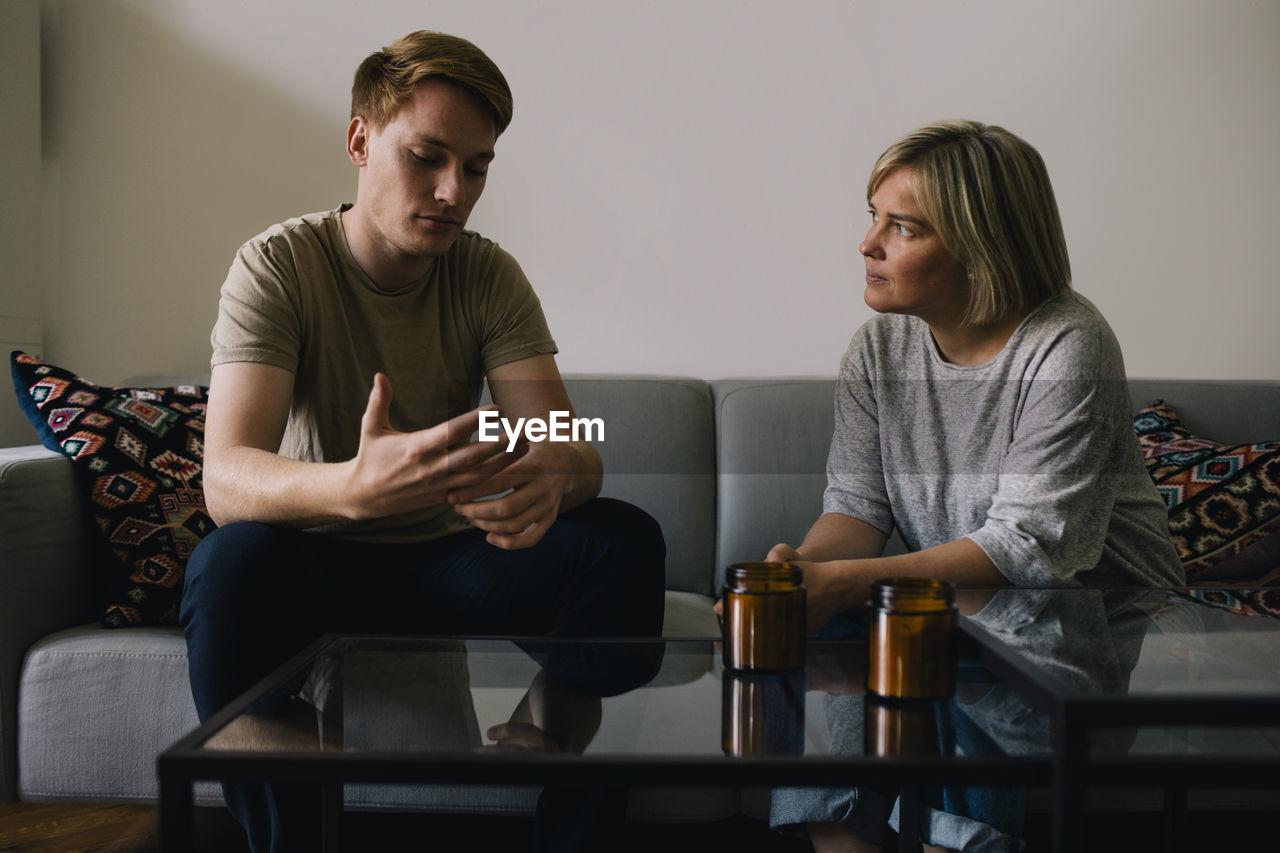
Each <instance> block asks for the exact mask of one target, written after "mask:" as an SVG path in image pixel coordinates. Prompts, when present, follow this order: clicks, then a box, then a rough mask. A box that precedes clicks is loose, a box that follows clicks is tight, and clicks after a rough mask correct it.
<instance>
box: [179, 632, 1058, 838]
mask: <svg viewBox="0 0 1280 853" xmlns="http://www.w3.org/2000/svg"><path fill="white" fill-rule="evenodd" d="M344 639H355V640H358V639H361V638H343V637H340V636H338V635H333V634H329V635H325V636H323V637H321V638H319V639H318V640H316V641H315V642H314V643H312V644H311V645H309V646H308V647H307V648H305V649H304V650H303V651H301V652H299V653H298V654H297V655H296V656H295V657H294V658H292V659H291V660H289V661H288V662H286V663H285V664H283V665H282V666H280V667H279V668H278V669H277V670H275V671H274V672H273V673H272V674H271V675H269V676H268V677H266V678H265V679H263V680H262V681H261V682H259V683H258V684H257V685H256V686H255V687H254V688H252V689H251V690H249V691H248V692H246V693H245V694H244V695H243V696H241V697H240V698H239V699H237V700H235V701H234V702H232V703H231V704H229V705H227V706H226V707H225V708H223V709H222V710H220V711H219V712H218V713H217V714H215V715H213V716H212V717H210V718H209V719H208V720H207V721H205V722H204V723H203V724H202V725H201V726H199V727H198V728H197V729H195V730H194V731H193V732H191V733H190V734H189V735H187V736H186V737H184V738H182V739H180V740H179V741H178V742H177V743H175V744H174V745H173V746H171V747H170V748H169V749H167V750H165V751H164V752H163V753H162V754H161V755H160V756H159V758H158V759H157V772H158V776H159V783H160V839H161V849H162V850H163V851H167V853H179V851H186V850H189V849H190V846H191V838H192V834H193V831H194V822H193V810H194V808H195V802H194V795H193V785H194V783H195V782H196V781H197V780H216V781H220V782H268V781H271V782H290V781H300V782H311V783H316V784H318V785H319V786H320V788H321V791H322V793H321V796H322V799H323V804H322V810H321V812H322V815H323V817H322V820H323V822H324V827H323V838H324V850H325V851H337V850H338V848H339V844H340V842H339V826H340V818H341V813H342V810H343V785H344V784H346V783H360V782H378V783H384V784H467V783H472V784H501V785H519V784H530V785H548V784H572V785H579V786H580V785H582V784H583V783H584V781H585V782H587V783H588V784H590V783H592V782H607V783H612V784H624V785H626V786H628V787H668V786H671V787H684V788H688V787H733V788H739V787H765V788H768V787H776V786H779V785H786V786H793V787H821V786H835V787H849V786H852V785H858V784H870V783H875V784H878V785H887V786H894V787H897V788H899V790H900V791H901V792H902V796H903V797H904V800H906V801H907V802H911V801H913V800H917V801H918V797H919V788H920V786H922V785H924V784H937V783H945V784H955V785H965V786H982V787H1001V786H1022V785H1026V786H1043V785H1048V784H1050V783H1051V782H1052V780H1053V762H1051V760H1050V759H1049V757H1048V756H1041V757H1035V756H992V757H973V756H968V757H962V758H961V757H946V756H941V757H928V758H907V757H892V758H888V757H875V756H866V755H844V756H813V755H807V756H805V757H804V759H803V760H794V759H790V760H788V759H786V758H783V757H749V756H744V757H736V758H725V757H721V756H691V757H685V758H681V757H678V756H670V755H664V756H660V757H654V758H648V757H641V756H619V755H602V756H593V755H591V754H585V755H553V754H551V755H549V754H545V753H538V754H528V753H500V754H496V755H488V756H486V757H485V760H484V761H476V760H475V758H474V757H473V756H469V755H467V754H465V753H456V754H454V753H448V754H442V755H440V756H432V757H424V756H423V755H422V754H420V753H412V754H407V753H402V752H377V751H369V752H360V753H343V754H341V757H340V758H335V753H323V752H315V753H311V752H288V753H263V752H255V751H247V750H245V751H232V750H219V751H218V752H217V755H216V757H210V754H209V752H208V751H202V750H201V749H200V746H201V744H203V743H204V741H205V740H207V739H208V738H209V737H210V736H211V735H212V734H213V733H214V732H216V731H218V730H220V729H221V728H222V727H223V726H225V725H226V724H227V723H228V722H230V721H231V720H232V719H234V718H235V717H236V716H238V715H239V714H241V713H242V712H244V711H245V710H246V709H248V708H249V707H251V706H252V705H253V704H255V703H256V702H257V701H258V700H260V699H261V698H263V697H264V696H265V695H266V694H268V693H270V692H271V691H272V690H274V689H275V688H276V686H277V685H279V684H280V683H282V682H283V681H285V680H286V679H289V678H291V677H293V676H295V675H297V674H298V673H299V672H301V671H302V670H303V669H304V668H306V667H309V666H310V665H311V663H312V662H313V661H314V659H315V658H316V656H317V655H318V654H319V653H320V651H321V650H322V649H324V648H325V647H326V646H328V645H329V644H330V643H333V642H341V641H343V640H344ZM448 639H463V640H466V639H484V640H516V639H528V638H513V637H458V638H448ZM667 639H668V640H670V641H672V642H679V639H678V638H667ZM697 639H698V641H699V642H703V643H706V642H709V641H708V640H707V639H706V638H697ZM901 813H902V815H903V820H904V821H905V823H904V824H903V825H902V826H901V829H902V830H903V831H902V832H901V836H900V837H901V844H902V849H903V850H904V851H905V850H913V851H914V850H919V849H920V845H919V842H918V840H917V839H918V835H917V834H916V833H915V832H913V831H912V829H911V826H910V824H911V823H912V822H913V821H912V817H913V816H914V814H915V810H913V809H911V808H904V809H902V810H901Z"/></svg>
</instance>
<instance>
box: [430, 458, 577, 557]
mask: <svg viewBox="0 0 1280 853" xmlns="http://www.w3.org/2000/svg"><path fill="white" fill-rule="evenodd" d="M564 451H565V448H564V447H557V446H555V445H553V444H550V443H538V444H531V443H529V442H527V441H523V440H522V441H521V443H520V445H519V446H518V447H517V448H516V450H514V451H512V452H511V453H506V452H505V451H504V452H503V454H502V455H504V456H508V457H513V461H511V462H510V464H508V465H507V466H506V467H505V468H502V469H501V470H499V471H497V472H495V473H494V474H493V475H492V476H491V477H489V478H487V479H484V480H480V481H476V482H473V483H468V484H465V485H461V486H459V487H458V488H456V489H453V490H452V491H450V492H449V495H448V500H449V502H450V503H451V504H453V508H454V510H456V511H457V512H458V514H459V515H461V516H463V517H464V518H466V519H467V520H468V521H470V522H471V523H472V524H473V525H475V526H476V527H478V528H479V529H481V530H484V531H486V532H487V533H488V536H487V537H486V539H485V541H487V542H488V543H489V544H490V545H494V546H497V547H498V548H505V549H507V550H515V549H519V548H529V547H531V546H533V545H536V544H537V543H538V541H539V540H541V539H542V537H543V535H545V534H546V532H547V530H548V529H549V528H550V527H551V525H552V524H553V523H554V522H555V520H556V516H557V515H559V514H560V507H561V504H562V502H563V499H564V496H565V495H566V494H568V493H569V491H570V490H571V489H572V488H573V483H574V480H575V478H576V477H577V476H578V473H577V472H576V471H574V470H567V469H572V468H573V467H574V466H576V465H577V462H578V460H577V457H576V455H575V454H574V453H572V452H564ZM503 492H506V494H502V493H503ZM489 495H501V496H500V497H496V498H492V499H490V500H479V499H480V498H484V497H487V496H489Z"/></svg>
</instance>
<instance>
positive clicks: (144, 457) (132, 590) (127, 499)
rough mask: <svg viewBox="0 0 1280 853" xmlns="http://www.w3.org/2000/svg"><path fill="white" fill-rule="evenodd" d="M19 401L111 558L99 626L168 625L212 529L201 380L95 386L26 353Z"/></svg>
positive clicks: (17, 374) (16, 364) (16, 358)
mask: <svg viewBox="0 0 1280 853" xmlns="http://www.w3.org/2000/svg"><path fill="white" fill-rule="evenodd" d="M10 362H11V371H12V373H13V384H14V390H15V391H16V392H17V394H18V403H19V405H21V407H22V410H23V411H24V412H25V413H26V415H27V418H28V419H30V421H31V423H32V424H33V425H34V426H35V428H36V432H37V433H39V435H40V442H41V443H42V444H43V445H44V446H45V447H48V448H49V449H50V450H57V451H59V452H60V453H62V454H63V455H65V456H67V457H68V458H70V459H71V462H72V464H73V465H74V466H75V469H76V472H77V474H78V475H79V476H80V481H81V483H82V484H83V486H84V495H85V498H86V499H87V500H88V502H89V507H90V510H91V512H92V514H93V517H94V520H95V521H96V522H97V526H98V530H100V531H101V532H102V535H103V537H104V538H105V540H106V545H107V547H108V550H109V551H110V554H111V556H112V558H113V560H112V564H111V565H109V566H108V567H107V569H108V573H109V574H108V577H107V578H106V588H107V601H106V610H105V612H104V613H103V616H102V624H104V625H106V626H107V627H112V628H115V627H123V626H126V625H174V624H177V621H178V604H179V602H180V601H181V598H182V576H183V573H184V571H185V570H186V565H187V558H188V557H189V556H190V555H191V551H192V549H194V548H195V546H196V543H198V542H199V541H200V540H201V539H202V538H204V537H205V536H206V535H208V534H209V532H210V531H212V530H213V529H214V523H213V520H212V519H211V518H209V516H208V514H207V513H206V512H205V507H204V490H203V485H202V481H201V473H202V470H203V467H204V414H205V393H206V390H207V389H205V388H204V387H202V386H199V385H183V386H179V387H177V388H111V387H100V386H98V385H94V384H92V383H90V382H87V381H85V380H84V379H81V378H80V377H78V376H76V375H75V374H73V373H70V372H68V371H66V370H63V369H61V368H58V367H54V366H53V365H50V364H45V363H43V362H41V361H39V360H38V359H35V358H32V357H31V356H29V355H26V354H25V353H22V352H14V353H13V354H12V356H11V357H10Z"/></svg>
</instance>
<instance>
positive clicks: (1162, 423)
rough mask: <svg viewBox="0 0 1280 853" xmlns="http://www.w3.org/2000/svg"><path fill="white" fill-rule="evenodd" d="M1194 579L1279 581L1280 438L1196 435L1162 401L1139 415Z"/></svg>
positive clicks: (1150, 467)
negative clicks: (1229, 439)
mask: <svg viewBox="0 0 1280 853" xmlns="http://www.w3.org/2000/svg"><path fill="white" fill-rule="evenodd" d="M1133 427H1134V430H1135V431H1136V432H1137V433H1138V442H1139V443H1140V444H1141V445H1142V455H1143V457H1144V458H1145V459H1146V462H1147V472H1148V473H1149V474H1150V475H1151V479H1152V480H1154V481H1155V484H1156V489H1157V490H1159V492H1160V495H1161V496H1162V497H1163V498H1164V500H1165V504H1166V505H1167V506H1168V508H1169V532H1170V533H1171V534H1172V535H1173V542H1174V545H1176V546H1177V548H1178V554H1179V555H1180V556H1181V557H1182V564H1183V566H1184V567H1185V569H1186V571H1187V580H1188V582H1190V583H1201V584H1248V585H1264V584H1273V583H1277V582H1280V441H1268V442H1260V443H1257V444H1239V445H1234V446H1226V445H1221V444H1218V443H1217V442H1215V441H1210V440H1209V439H1205V438H1197V437H1195V436H1193V435H1191V433H1190V432H1189V431H1188V430H1187V428H1186V427H1184V426H1183V425H1182V422H1181V421H1180V420H1179V419H1178V415H1177V414H1176V413H1175V412H1174V411H1173V409H1172V408H1170V407H1169V406H1167V405H1166V404H1165V403H1164V401H1163V400H1158V401H1156V403H1154V404H1153V405H1151V406H1148V407H1147V408H1145V409H1143V410H1142V411H1140V412H1138V414H1137V415H1136V416H1135V417H1134V419H1133Z"/></svg>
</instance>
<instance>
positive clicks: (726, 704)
mask: <svg viewBox="0 0 1280 853" xmlns="http://www.w3.org/2000/svg"><path fill="white" fill-rule="evenodd" d="M720 707H721V711H720V743H721V746H722V747H723V748H724V754H725V755H730V756H743V755H800V754H801V753H803V752H804V670H802V669H793V670H788V671H786V672H740V671H735V670H730V671H728V672H726V673H725V674H724V695H723V701H722V704H721V706H720Z"/></svg>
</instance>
